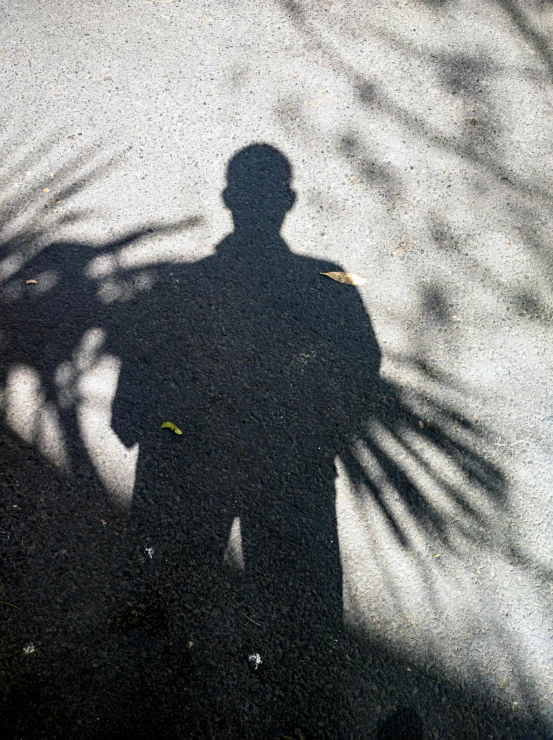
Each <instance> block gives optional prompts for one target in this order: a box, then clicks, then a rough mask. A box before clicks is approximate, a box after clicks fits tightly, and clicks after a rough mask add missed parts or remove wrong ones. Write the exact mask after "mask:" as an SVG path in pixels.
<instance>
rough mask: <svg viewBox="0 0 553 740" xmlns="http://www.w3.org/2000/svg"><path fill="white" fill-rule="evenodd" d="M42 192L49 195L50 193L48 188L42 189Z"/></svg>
mask: <svg viewBox="0 0 553 740" xmlns="http://www.w3.org/2000/svg"><path fill="white" fill-rule="evenodd" d="M42 192H43V193H49V192H50V188H43V190H42Z"/></svg>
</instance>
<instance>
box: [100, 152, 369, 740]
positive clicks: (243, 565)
mask: <svg viewBox="0 0 553 740" xmlns="http://www.w3.org/2000/svg"><path fill="white" fill-rule="evenodd" d="M227 175H228V182H227V187H226V190H225V192H224V201H225V204H226V205H227V207H228V208H229V209H230V210H231V212H232V216H233V220H234V231H233V232H232V233H231V234H230V235H229V236H227V237H226V238H225V239H224V240H223V241H222V242H221V243H220V244H219V245H218V246H217V247H216V249H215V253H214V254H213V255H212V256H209V257H207V258H205V259H204V260H201V261H200V262H197V263H195V264H192V265H187V266H181V267H179V268H175V269H174V270H173V271H172V275H171V279H170V280H169V279H167V280H166V279H163V280H162V285H163V305H162V306H159V304H158V305H157V307H156V310H155V315H152V312H151V311H149V312H148V314H147V315H145V316H143V317H138V320H137V319H136V318H135V322H136V323H135V328H134V329H133V338H132V342H128V343H127V345H126V348H125V349H126V350H127V351H128V352H129V353H130V354H129V356H128V357H126V356H125V355H123V356H122V360H123V366H122V367H123V370H122V373H121V376H120V379H119V387H118V396H117V398H116V400H115V404H114V409H113V428H114V430H115V431H116V433H117V434H118V436H119V437H120V438H121V439H122V440H123V442H124V443H125V444H126V445H127V446H131V444H133V443H136V442H137V441H138V443H139V445H140V453H139V460H138V470H137V478H136V485H135V495H134V499H133V506H132V520H133V523H134V531H135V532H136V537H137V540H136V543H137V545H136V546H137V547H139V546H140V547H142V549H143V551H144V552H146V553H147V554H146V557H147V558H150V559H151V566H152V573H153V574H154V573H155V575H153V578H152V582H153V583H155V586H154V585H152V588H153V589H155V591H156V593H158V594H159V593H160V590H163V589H166V591H165V594H164V597H163V598H164V599H165V601H167V599H169V600H171V601H172V603H173V608H174V610H175V613H180V615H181V618H182V612H183V610H184V611H185V612H186V614H187V623H188V630H189V631H190V636H191V637H190V641H191V642H193V643H194V645H195V646H196V647H195V649H196V650H200V649H201V650H203V658H202V661H201V662H202V664H203V665H204V667H205V681H203V682H202V681H200V682H199V685H200V686H201V687H202V688H201V691H202V693H203V695H205V694H206V693H208V694H209V695H210V696H211V704H210V706H211V709H210V712H209V713H207V714H210V717H209V722H210V723H211V724H214V723H215V717H216V716H217V715H218V714H219V715H220V716H219V721H224V720H223V717H228V716H229V714H231V713H232V712H234V713H235V714H238V713H239V704H240V705H242V704H243V703H244V702H246V704H247V705H250V706H252V707H254V708H255V709H254V715H255V716H252V717H250V718H249V720H247V721H246V724H245V726H244V727H240V728H236V731H240V732H241V733H245V734H246V735H248V736H252V737H254V736H257V737H262V736H263V737H272V736H275V737H276V736H278V732H280V731H282V730H283V728H282V727H281V726H280V725H281V723H282V721H283V718H284V717H286V721H287V722H292V727H293V726H294V723H299V724H298V726H301V723H302V721H303V723H304V724H305V722H306V719H307V718H306V709H305V708H306V706H309V707H310V710H309V715H310V716H309V722H310V723H315V725H316V723H317V722H319V723H320V726H321V727H323V726H326V725H328V721H329V716H330V714H331V713H332V712H331V709H330V707H331V706H332V703H333V696H335V695H336V691H337V689H338V686H336V685H333V684H332V682H330V681H329V680H328V674H327V665H326V663H327V656H329V655H332V654H333V653H334V652H336V651H337V645H338V644H339V643H341V635H342V611H343V609H342V582H341V564H340V553H339V548H338V532H337V524H336V509H335V487H334V481H335V477H336V469H335V464H334V461H335V457H336V456H337V455H339V454H340V451H341V450H343V449H344V448H345V447H346V446H347V445H348V444H349V440H350V439H351V438H352V437H353V436H354V435H355V432H356V425H358V424H359V420H360V419H361V418H362V416H363V411H366V406H367V404H370V403H371V402H372V394H373V392H374V389H375V386H376V383H377V380H378V373H379V366H380V351H379V348H378V344H377V341H376V338H375V335H374V332H373V330H372V327H371V323H370V319H369V317H368V315H367V313H366V312H365V309H364V307H363V303H362V301H361V298H360V296H359V294H358V293H357V291H356V290H355V289H354V288H352V287H351V286H344V285H339V284H338V283H335V282H332V281H331V280H329V279H328V278H324V277H322V276H321V273H322V272H328V271H338V270H340V267H339V266H337V265H335V264H331V263H328V262H322V261H318V260H315V259H311V258H308V257H302V256H299V255H296V254H294V253H292V252H291V251H290V249H289V248H288V246H287V244H286V243H285V241H284V240H283V238H282V236H281V234H280V230H281V226H282V222H283V220H284V218H285V216H286V214H287V212H288V211H289V210H290V208H291V207H292V205H293V203H294V198H295V195H294V192H293V190H292V187H291V176H292V173H291V168H290V165H289V163H288V162H287V160H286V159H285V157H284V156H283V155H282V154H280V153H279V152H278V151H277V150H275V149H273V148H271V147H269V146H264V145H254V146H250V147H248V148H247V149H245V150H243V151H242V152H240V153H238V154H237V155H236V156H235V157H234V158H233V159H232V161H231V162H230V164H229V167H228V173H227ZM158 290H159V287H158ZM137 360H138V362H139V364H140V366H141V367H142V368H143V371H142V372H141V371H139V370H138V369H137ZM164 420H170V421H174V422H175V423H176V424H177V425H178V426H179V427H180V429H181V431H182V435H181V436H174V435H172V434H171V433H170V432H167V431H165V432H162V433H160V429H159V427H160V422H161V421H164ZM133 430H138V434H139V436H138V437H137V435H136V433H135V432H134V431H133ZM148 548H153V550H152V549H148ZM183 567H185V568H186V572H187V576H186V577H184V576H183V578H182V581H180V585H177V584H179V575H178V574H179V573H181V574H182V572H183ZM191 575H192V578H193V580H191V578H190V576H191ZM223 604H224V606H223ZM239 656H240V659H238V657H239ZM225 674H226V675H225ZM252 674H253V678H252ZM240 687H242V691H240V690H239V688H240ZM191 690H192V692H193V691H194V688H192V689H191ZM306 692H308V693H309V699H307V697H306ZM294 695H296V696H294ZM231 696H233V697H235V698H236V702H237V704H236V705H234V706H233V701H232V700H230V699H229V697H231ZM217 706H219V710H216V709H215V707H217ZM247 714H248V713H247V712H246V713H245V716H246V715H247ZM320 715H324V717H325V718H326V719H325V720H324V721H323V719H322V717H321V716H320ZM248 721H249V722H252V723H253V724H252V725H251V727H249V728H248ZM254 728H255V729H254ZM214 731H215V728H214ZM318 732H319V733H320V732H321V730H320V729H319V731H318ZM221 733H222V734H224V728H223V727H218V728H217V734H219V736H221ZM316 734H317V733H316Z"/></svg>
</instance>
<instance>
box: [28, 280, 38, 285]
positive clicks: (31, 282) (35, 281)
mask: <svg viewBox="0 0 553 740" xmlns="http://www.w3.org/2000/svg"><path fill="white" fill-rule="evenodd" d="M25 285H38V280H25Z"/></svg>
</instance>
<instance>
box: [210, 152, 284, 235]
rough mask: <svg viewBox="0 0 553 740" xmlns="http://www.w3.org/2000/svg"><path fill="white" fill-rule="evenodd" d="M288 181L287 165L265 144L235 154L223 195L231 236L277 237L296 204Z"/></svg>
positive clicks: (280, 156) (279, 154)
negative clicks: (227, 209)
mask: <svg viewBox="0 0 553 740" xmlns="http://www.w3.org/2000/svg"><path fill="white" fill-rule="evenodd" d="M291 180H292V167H291V165H290V162H289V161H288V160H287V159H286V157H285V156H284V155H283V154H282V153H281V152H279V151H278V149H275V148H274V147H272V146H269V145H268V144H252V145H251V146H248V147H246V148H245V149H242V150H241V151H239V152H238V153H237V154H235V155H234V157H233V158H232V159H231V160H230V162H229V165H228V168H227V187H226V188H225V190H224V192H223V199H224V202H225V205H226V206H227V208H229V210H230V211H231V212H232V217H233V220H234V229H235V233H237V234H238V233H240V234H251V235H254V234H255V235H258V236H263V237H265V238H267V237H270V236H273V237H274V236H276V235H278V234H279V233H280V229H281V227H282V223H283V221H284V218H285V216H286V213H287V212H288V211H289V210H290V209H291V208H292V206H293V205H294V202H295V200H296V194H295V193H294V191H293V190H292V188H291V187H290V182H291Z"/></svg>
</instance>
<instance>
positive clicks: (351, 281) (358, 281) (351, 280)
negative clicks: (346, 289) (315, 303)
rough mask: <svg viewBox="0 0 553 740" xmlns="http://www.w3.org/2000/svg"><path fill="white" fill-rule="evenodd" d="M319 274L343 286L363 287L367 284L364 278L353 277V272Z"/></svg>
mask: <svg viewBox="0 0 553 740" xmlns="http://www.w3.org/2000/svg"><path fill="white" fill-rule="evenodd" d="M320 274H321V275H326V277H329V278H330V279H331V280H336V282H337V283H344V284H345V285H365V283H366V282H367V281H366V280H365V278H362V277H359V275H354V274H353V272H321V273H320Z"/></svg>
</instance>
